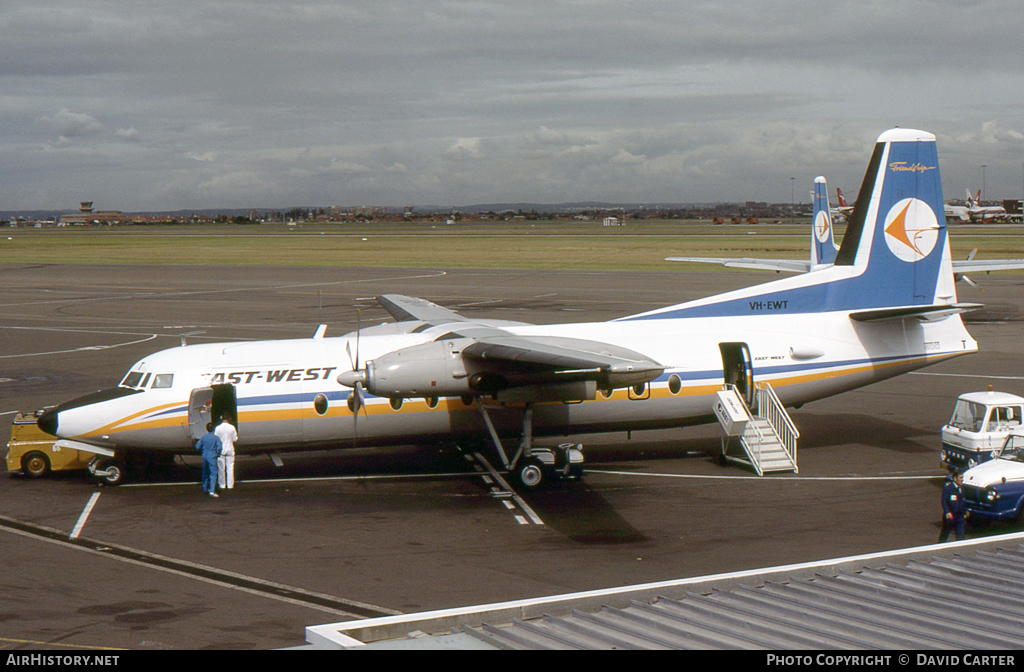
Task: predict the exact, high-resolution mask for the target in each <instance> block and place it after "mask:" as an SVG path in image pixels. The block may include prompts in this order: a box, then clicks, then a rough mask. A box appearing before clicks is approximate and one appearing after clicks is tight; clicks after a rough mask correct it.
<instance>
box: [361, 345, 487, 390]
mask: <svg viewBox="0 0 1024 672" xmlns="http://www.w3.org/2000/svg"><path fill="white" fill-rule="evenodd" d="M468 341H469V339H444V340H440V341H432V342H430V343H423V344H421V345H414V346H411V347H408V348H402V349H401V350H396V351H394V352H390V353H388V354H386V355H382V356H380V357H376V358H375V359H372V360H370V361H368V362H366V382H365V385H366V389H367V391H369V392H370V394H374V395H376V396H378V397H456V396H460V395H463V394H473V393H474V392H476V391H477V390H473V389H472V388H471V387H470V376H469V375H468V374H467V373H466V367H465V365H464V364H463V362H462V354H461V350H462V348H461V345H462V343H463V342H468Z"/></svg>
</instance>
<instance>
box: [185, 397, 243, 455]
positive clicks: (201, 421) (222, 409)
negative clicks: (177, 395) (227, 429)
mask: <svg viewBox="0 0 1024 672" xmlns="http://www.w3.org/2000/svg"><path fill="white" fill-rule="evenodd" d="M225 416H227V417H229V418H230V419H231V421H232V423H233V424H234V425H235V427H237V426H238V401H237V397H236V396H235V386H234V385H212V386H210V387H199V388H196V389H194V390H192V394H191V395H190V396H189V400H188V428H189V435H190V436H191V437H192V440H193V441H198V440H199V439H201V438H203V435H204V434H206V423H208V422H212V423H214V424H217V423H219V422H220V419H221V418H222V417H225Z"/></svg>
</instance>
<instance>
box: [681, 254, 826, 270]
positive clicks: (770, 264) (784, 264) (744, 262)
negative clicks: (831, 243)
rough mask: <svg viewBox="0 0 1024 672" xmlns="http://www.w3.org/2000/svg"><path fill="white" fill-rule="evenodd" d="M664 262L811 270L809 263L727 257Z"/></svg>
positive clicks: (682, 258) (690, 258)
mask: <svg viewBox="0 0 1024 672" xmlns="http://www.w3.org/2000/svg"><path fill="white" fill-rule="evenodd" d="M665 261H685V262H688V263H696V264H721V265H722V266H726V267H728V268H752V269H755V270H759V271H789V272H791V273H806V272H807V271H809V270H811V262H810V261H809V260H808V261H797V260H794V259H750V258H740V259H735V258H728V257H665Z"/></svg>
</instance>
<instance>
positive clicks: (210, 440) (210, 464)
mask: <svg viewBox="0 0 1024 672" xmlns="http://www.w3.org/2000/svg"><path fill="white" fill-rule="evenodd" d="M196 450H198V451H200V452H201V453H202V454H203V492H205V493H206V494H208V495H210V496H211V497H217V496H218V495H217V458H218V457H220V453H221V450H223V444H222V443H221V442H220V439H219V438H217V435H216V434H214V433H213V423H212V422H208V423H206V434H204V435H203V438H201V439H199V441H197V442H196Z"/></svg>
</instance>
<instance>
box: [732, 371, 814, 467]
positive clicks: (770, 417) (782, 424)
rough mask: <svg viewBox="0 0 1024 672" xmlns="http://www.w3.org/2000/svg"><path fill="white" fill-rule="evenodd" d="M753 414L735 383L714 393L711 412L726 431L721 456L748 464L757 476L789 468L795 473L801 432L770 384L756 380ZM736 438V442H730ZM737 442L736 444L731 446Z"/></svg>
mask: <svg viewBox="0 0 1024 672" xmlns="http://www.w3.org/2000/svg"><path fill="white" fill-rule="evenodd" d="M754 402H755V405H754V407H755V408H756V409H757V412H756V413H755V412H754V411H753V410H751V408H750V406H748V405H747V403H746V401H745V400H744V398H743V395H742V394H740V393H739V390H737V389H736V386H735V385H725V386H724V387H723V390H722V391H721V392H719V393H717V395H716V400H715V406H714V411H715V415H716V417H717V418H718V421H719V423H720V424H721V425H722V428H723V429H724V430H725V436H724V437H723V438H722V457H724V458H725V459H726V460H728V461H730V462H737V463H740V464H744V465H747V466H750V467H752V468H753V469H754V471H756V472H757V475H758V476H764V475H765V474H766V473H773V472H780V471H788V472H792V473H798V472H799V469H798V467H797V463H796V441H797V439H798V438H800V432H799V431H797V428H796V425H794V424H793V421H792V419H790V417H789V414H788V413H786V408H785V407H784V406H783V405H782V402H781V401H779V397H778V396H777V395H776V394H775V390H773V389H772V386H771V385H769V384H768V383H766V382H759V383H758V384H757V388H756V390H755V395H754ZM733 437H738V438H739V440H738V442H736V441H732V438H733ZM736 443H738V444H739V447H738V448H736V447H734V445H735V444H736Z"/></svg>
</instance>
